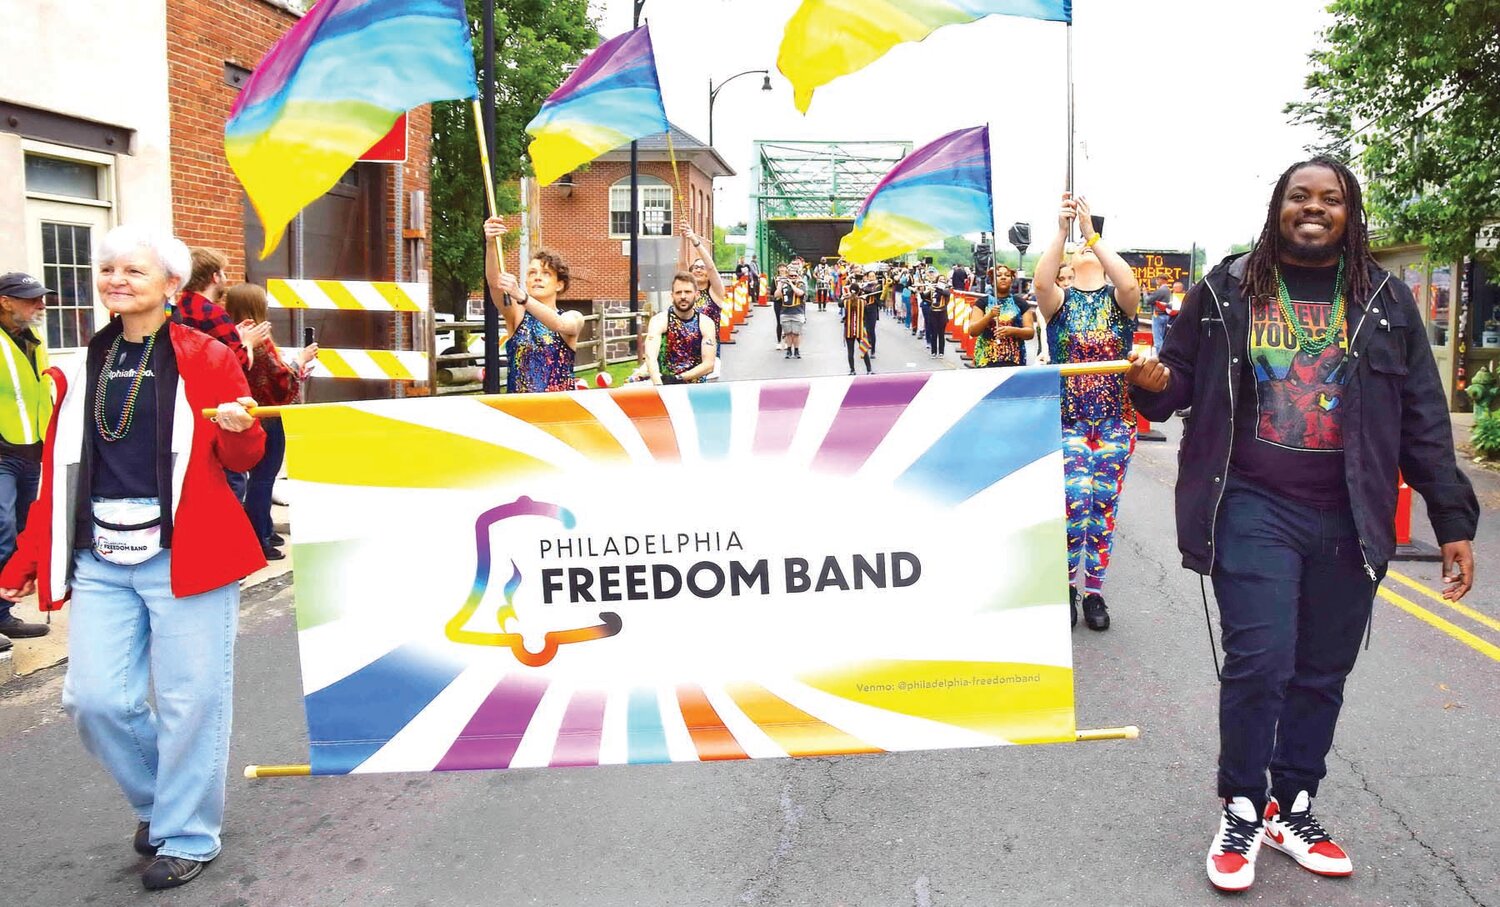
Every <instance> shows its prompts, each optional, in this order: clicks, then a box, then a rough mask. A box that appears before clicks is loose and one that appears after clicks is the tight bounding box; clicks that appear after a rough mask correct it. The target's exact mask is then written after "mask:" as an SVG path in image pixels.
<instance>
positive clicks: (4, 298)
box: [0, 271, 56, 652]
mask: <svg viewBox="0 0 1500 907" xmlns="http://www.w3.org/2000/svg"><path fill="white" fill-rule="evenodd" d="M53 292H56V291H54V290H49V289H47V288H46V287H44V286H42V282H41V281H40V280H37V279H36V278H35V277H32V276H31V275H30V274H22V273H21V272H19V271H12V272H11V273H9V274H6V275H5V276H3V277H0V328H4V329H5V330H4V331H3V334H4V336H0V349H3V350H4V355H0V567H3V566H4V565H5V562H6V561H8V560H10V556H11V554H12V553H14V552H15V550H16V533H18V532H20V531H21V530H22V529H25V528H26V511H27V509H29V508H30V507H31V502H32V501H34V500H36V486H37V480H38V478H39V477H40V476H41V471H42V439H43V438H44V437H45V436H46V433H47V421H48V419H50V418H51V416H52V395H51V394H50V393H49V392H48V390H47V388H46V387H44V386H43V384H44V382H43V379H42V374H43V373H44V372H46V371H47V344H45V343H43V342H42V338H40V337H38V336H37V334H36V329H37V328H39V327H41V326H42V325H43V324H44V323H45V321H46V318H47V299H46V297H47V294H48V293H53ZM10 611H11V603H10V602H8V601H5V600H3V599H0V652H3V651H5V650H6V649H9V648H10V647H11V642H10V641H11V640H12V639H31V638H34V637H37V636H46V635H47V631H48V629H49V628H48V627H47V625H46V624H33V623H27V622H26V621H23V620H21V618H19V617H16V616H15V615H13V614H11V613H10Z"/></svg>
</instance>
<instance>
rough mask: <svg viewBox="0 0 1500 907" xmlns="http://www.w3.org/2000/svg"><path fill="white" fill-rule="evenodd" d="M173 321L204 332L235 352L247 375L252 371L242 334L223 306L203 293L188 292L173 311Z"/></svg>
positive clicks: (235, 356) (178, 301)
mask: <svg viewBox="0 0 1500 907" xmlns="http://www.w3.org/2000/svg"><path fill="white" fill-rule="evenodd" d="M172 320H173V321H176V322H177V323H178V324H185V325H187V326H188V327H190V328H194V329H196V330H199V331H202V332H203V333H205V334H207V335H208V336H210V337H212V338H214V339H215V340H217V341H219V342H220V343H222V344H224V345H225V346H227V347H229V348H230V349H231V350H233V351H234V358H236V359H238V360H239V361H240V368H242V369H244V370H245V371H246V372H247V373H248V372H249V371H250V355H249V354H248V353H247V352H245V345H244V344H243V343H241V342H240V332H239V331H237V330H235V329H234V320H233V319H231V318H230V317H229V313H228V312H226V311H224V307H223V306H221V305H219V304H218V303H216V302H211V301H210V300H209V298H208V297H207V296H204V295H203V294H201V293H194V292H192V291H191V290H188V291H186V292H184V293H183V294H182V297H181V298H180V299H178V300H177V305H176V307H174V308H173V309H172Z"/></svg>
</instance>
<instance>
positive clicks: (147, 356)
mask: <svg viewBox="0 0 1500 907" xmlns="http://www.w3.org/2000/svg"><path fill="white" fill-rule="evenodd" d="M124 336H125V333H124V332H123V331H121V332H120V333H119V334H117V335H115V340H114V343H111V344H110V345H109V352H108V353H105V354H104V372H103V373H102V374H101V375H100V376H99V378H100V381H99V384H100V387H99V390H98V393H96V394H95V395H94V427H95V428H97V429H98V430H99V437H101V438H103V439H104V440H106V441H119V440H120V439H122V438H124V437H125V436H126V435H128V434H130V420H131V418H132V417H134V416H135V401H136V400H137V399H138V398H139V397H140V395H141V382H142V381H143V380H144V379H145V376H146V366H147V365H148V364H149V363H150V362H151V350H152V349H153V348H154V347H155V346H156V334H155V333H154V332H153V333H152V334H151V336H149V337H147V338H146V349H145V351H144V352H142V353H141V361H140V363H139V364H138V365H136V369H135V377H134V378H131V379H130V390H129V391H128V392H127V393H126V394H125V406H124V408H123V409H121V410H120V421H119V424H118V425H116V426H115V427H114V428H110V427H109V422H108V419H107V418H106V417H105V415H104V398H105V397H107V396H109V373H110V372H112V371H114V370H115V369H117V368H119V367H120V365H121V362H120V339H121V338H122V337H124ZM110 363H114V364H113V365H111V364H110Z"/></svg>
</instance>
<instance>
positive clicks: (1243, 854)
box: [1208, 797, 1264, 891]
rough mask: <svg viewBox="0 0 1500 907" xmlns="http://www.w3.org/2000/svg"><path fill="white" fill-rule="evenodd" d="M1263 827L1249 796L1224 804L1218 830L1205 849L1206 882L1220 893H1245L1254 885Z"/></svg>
mask: <svg viewBox="0 0 1500 907" xmlns="http://www.w3.org/2000/svg"><path fill="white" fill-rule="evenodd" d="M1263 827H1264V824H1263V823H1262V822H1261V818H1260V816H1259V815H1257V814H1256V812H1255V804H1254V803H1251V802H1250V798H1248V797H1235V798H1234V799H1233V800H1225V801H1224V812H1223V813H1222V814H1221V815H1220V816H1219V831H1218V834H1216V835H1214V842H1213V844H1212V845H1211V846H1210V847H1209V848H1208V880H1209V881H1210V882H1212V883H1213V886H1214V887H1215V888H1217V889H1219V890H1220V891H1244V890H1245V889H1247V888H1249V887H1250V886H1251V885H1253V884H1254V883H1255V857H1256V854H1258V853H1260V839H1261V829H1262V828H1263Z"/></svg>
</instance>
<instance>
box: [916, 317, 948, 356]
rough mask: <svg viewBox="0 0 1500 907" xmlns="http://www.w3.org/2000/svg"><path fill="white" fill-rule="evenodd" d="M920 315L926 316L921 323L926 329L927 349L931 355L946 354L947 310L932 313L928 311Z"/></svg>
mask: <svg viewBox="0 0 1500 907" xmlns="http://www.w3.org/2000/svg"><path fill="white" fill-rule="evenodd" d="M922 314H923V315H925V316H926V317H925V319H924V320H923V322H922V323H923V324H924V325H926V327H927V349H928V350H929V351H931V352H932V354H933V355H939V354H941V353H944V352H947V349H948V310H947V309H941V310H939V311H936V312H934V311H933V310H932V309H928V310H927V311H925V312H923V313H922Z"/></svg>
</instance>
